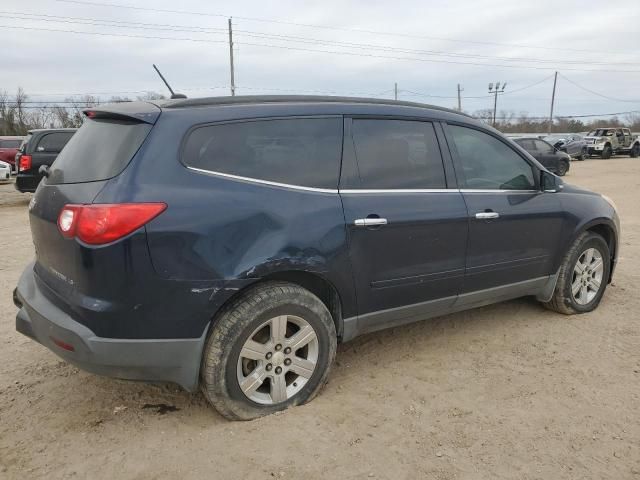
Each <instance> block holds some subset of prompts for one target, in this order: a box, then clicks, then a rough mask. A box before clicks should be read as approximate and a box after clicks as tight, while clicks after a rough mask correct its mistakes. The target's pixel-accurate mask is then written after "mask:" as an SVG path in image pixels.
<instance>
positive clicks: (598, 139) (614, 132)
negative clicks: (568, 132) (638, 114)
mask: <svg viewBox="0 0 640 480" xmlns="http://www.w3.org/2000/svg"><path fill="white" fill-rule="evenodd" d="M584 140H585V142H586V144H587V154H588V155H589V156H591V155H599V156H600V157H602V158H611V155H629V156H631V157H633V158H635V157H638V156H640V140H639V139H638V135H633V134H632V133H631V130H629V129H628V128H620V127H615V128H614V127H602V128H596V129H595V130H592V131H591V132H589V134H588V135H587V136H586V137H584Z"/></svg>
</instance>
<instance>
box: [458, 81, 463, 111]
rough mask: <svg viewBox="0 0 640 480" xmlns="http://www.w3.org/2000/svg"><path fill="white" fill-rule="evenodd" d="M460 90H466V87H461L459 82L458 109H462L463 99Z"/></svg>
mask: <svg viewBox="0 0 640 480" xmlns="http://www.w3.org/2000/svg"><path fill="white" fill-rule="evenodd" d="M460 92H464V88H460V84H458V111H459V112H461V111H462V101H461V100H460Z"/></svg>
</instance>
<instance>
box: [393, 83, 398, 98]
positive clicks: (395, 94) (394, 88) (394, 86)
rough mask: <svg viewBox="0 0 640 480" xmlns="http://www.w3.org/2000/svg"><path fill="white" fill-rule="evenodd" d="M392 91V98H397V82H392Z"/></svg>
mask: <svg viewBox="0 0 640 480" xmlns="http://www.w3.org/2000/svg"><path fill="white" fill-rule="evenodd" d="M393 93H394V98H395V99H396V100H398V82H396V83H394V84H393Z"/></svg>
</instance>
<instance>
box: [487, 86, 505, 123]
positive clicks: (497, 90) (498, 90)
mask: <svg viewBox="0 0 640 480" xmlns="http://www.w3.org/2000/svg"><path fill="white" fill-rule="evenodd" d="M506 86H507V82H504V83H503V84H502V88H500V82H496V87H495V90H494V88H493V83H490V84H489V93H493V94H494V98H493V122H492V125H493V126H494V127H495V126H496V112H497V111H498V93H504V88H505V87H506Z"/></svg>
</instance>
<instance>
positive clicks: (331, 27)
mask: <svg viewBox="0 0 640 480" xmlns="http://www.w3.org/2000/svg"><path fill="white" fill-rule="evenodd" d="M56 1H58V2H62V3H73V4H77V5H90V6H101V7H112V8H125V9H132V10H142V11H148V12H157V13H174V14H175V13H177V14H181V15H201V16H210V17H225V18H227V17H233V18H236V19H240V20H247V21H254V22H264V23H274V24H280V25H293V26H297V27H306V28H317V29H325V30H339V31H347V32H356V33H367V34H374V35H386V36H396V37H405V38H422V39H426V40H438V41H446V42H456V43H468V44H477V45H493V46H500V47H511V48H513V47H517V48H533V49H540V50H556V51H567V52H583V53H589V54H592V55H593V54H594V53H603V54H607V55H610V54H611V52H604V51H600V52H599V51H596V50H586V49H575V48H560V47H542V46H538V45H522V44H512V43H500V42H489V41H480V40H458V39H453V38H443V37H431V36H426V35H414V34H408V33H396V32H385V31H380V30H367V29H360V28H347V27H338V26H335V25H314V24H309V23H299V22H290V21H285V20H274V19H266V18H259V17H242V16H238V15H228V14H221V13H210V12H195V11H189V10H170V9H160V8H150V7H136V6H132V5H123V4H118V3H106V2H89V1H83V0H56ZM622 54H624V55H635V54H634V53H626V52H622Z"/></svg>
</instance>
